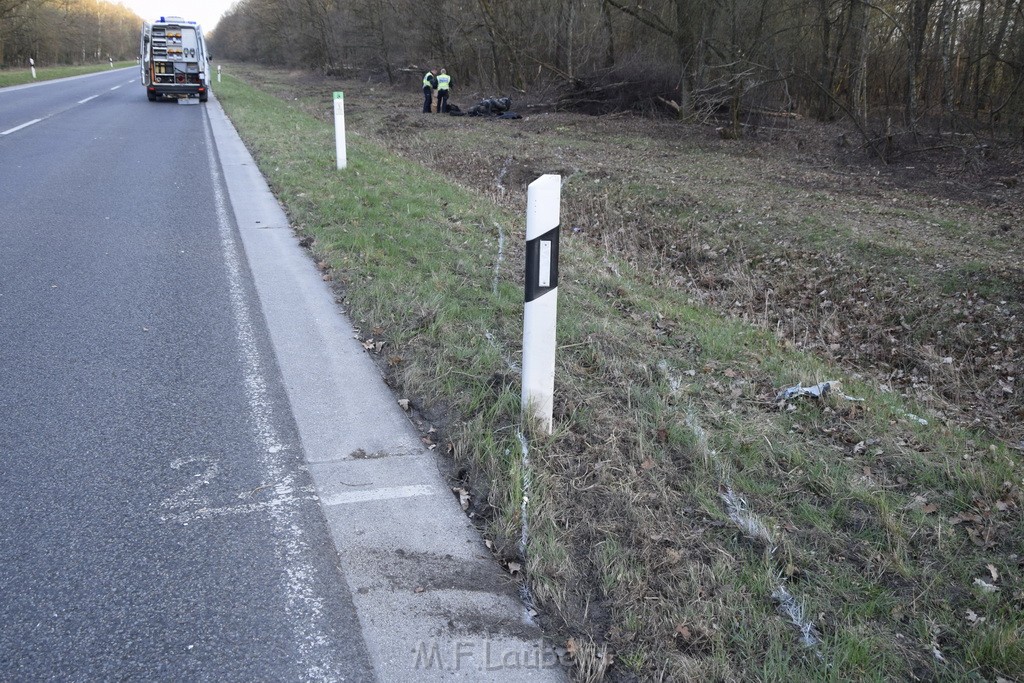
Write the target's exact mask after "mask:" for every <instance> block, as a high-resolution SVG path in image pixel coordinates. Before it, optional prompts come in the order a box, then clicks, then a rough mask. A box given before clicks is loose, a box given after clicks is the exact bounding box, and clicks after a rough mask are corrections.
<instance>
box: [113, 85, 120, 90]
mask: <svg viewBox="0 0 1024 683" xmlns="http://www.w3.org/2000/svg"><path fill="white" fill-rule="evenodd" d="M120 87H121V86H119V85H115V86H114V87H113V88H111V90H117V89H118V88H120Z"/></svg>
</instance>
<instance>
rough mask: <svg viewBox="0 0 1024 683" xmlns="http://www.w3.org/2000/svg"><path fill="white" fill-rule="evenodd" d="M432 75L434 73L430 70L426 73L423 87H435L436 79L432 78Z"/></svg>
mask: <svg viewBox="0 0 1024 683" xmlns="http://www.w3.org/2000/svg"><path fill="white" fill-rule="evenodd" d="M431 76H433V74H432V73H430V72H429V71H428V72H427V73H426V75H425V76H423V87H424V88H433V87H434V81H433V80H432V79H431Z"/></svg>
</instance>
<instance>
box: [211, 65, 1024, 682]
mask: <svg viewBox="0 0 1024 683" xmlns="http://www.w3.org/2000/svg"><path fill="white" fill-rule="evenodd" d="M217 97H218V99H219V100H220V101H221V103H222V104H223V105H224V107H225V109H226V110H227V111H228V114H229V115H230V117H231V119H232V121H233V122H234V124H235V126H236V127H237V128H238V130H239V132H240V133H241V134H242V136H243V138H244V139H245V140H246V143H247V144H248V145H249V147H250V149H251V150H252V152H253V154H254V156H255V157H256V158H257V161H258V162H259V164H260V167H261V169H262V170H263V172H264V174H265V175H266V176H267V178H268V180H269V181H270V184H271V186H272V188H273V189H274V191H275V193H276V194H277V196H278V198H279V200H280V201H281V202H282V203H283V204H284V205H285V206H286V208H287V210H288V212H289V215H290V218H291V221H292V223H293V226H294V227H295V229H296V230H297V231H298V232H299V233H300V235H301V236H302V237H303V238H304V239H305V240H306V243H308V244H310V247H311V249H312V251H313V253H314V257H315V258H316V259H317V261H318V263H319V265H320V267H321V269H322V270H323V271H324V276H325V278H326V279H330V280H332V281H333V286H334V287H335V288H336V291H337V292H338V295H339V298H340V299H342V300H343V302H344V305H345V307H346V308H347V310H348V312H349V314H350V316H351V317H352V319H353V321H354V322H355V323H356V325H357V326H358V327H359V328H360V331H361V335H362V337H363V340H364V345H365V346H366V347H367V348H368V352H370V353H374V354H375V355H376V357H377V359H378V361H379V362H380V364H381V366H382V367H383V368H384V369H385V372H386V374H387V377H388V380H389V382H391V383H392V385H393V387H394V388H395V389H396V392H397V395H398V397H400V398H407V399H410V400H411V402H412V406H413V407H414V408H415V410H416V412H417V415H418V422H419V423H420V425H421V427H422V429H423V430H424V439H425V440H427V441H428V442H433V443H436V444H437V446H438V448H439V450H440V451H441V453H442V456H443V457H444V458H446V459H448V461H449V462H450V463H451V465H452V472H453V476H454V477H456V479H457V481H456V482H455V483H454V485H455V486H457V487H459V488H463V489H465V490H466V491H468V493H469V494H470V501H469V511H470V513H471V514H473V515H474V516H475V517H476V518H477V519H478V520H479V521H480V522H481V524H482V526H483V527H484V530H485V533H486V534H487V536H488V538H489V539H490V540H491V541H492V543H493V546H494V549H495V552H496V556H497V558H498V560H499V561H501V562H503V563H504V564H505V566H506V567H507V568H509V570H510V571H513V572H516V573H518V574H520V575H521V576H522V578H523V580H525V581H528V582H529V585H530V587H531V590H532V593H533V595H534V597H535V600H536V602H537V606H538V608H539V609H540V610H541V612H542V615H543V617H544V619H545V624H546V626H547V628H548V629H549V633H550V634H551V637H552V638H557V639H559V640H561V641H563V642H564V644H565V645H566V647H567V648H568V649H569V650H570V651H571V652H572V653H574V655H575V656H576V657H577V661H578V664H579V666H578V668H577V676H578V678H580V679H581V680H598V679H600V678H601V677H602V676H606V677H610V678H617V679H621V680H628V679H630V678H633V677H635V678H640V679H644V680H837V681H840V680H911V679H922V680H971V679H986V680H992V681H995V680H998V679H1000V678H1003V679H1006V680H1014V679H1019V678H1021V677H1022V676H1024V617H1022V614H1024V586H1022V562H1024V559H1022V558H1021V555H1020V553H1021V552H1022V550H1021V549H1022V547H1024V545H1022V540H1024V522H1022V513H1021V505H1022V499H1021V493H1020V490H1021V486H1022V485H1024V481H1022V471H1024V470H1022V469H1021V461H1020V457H1019V454H1017V453H1016V452H1014V451H1012V450H1009V449H1007V448H1006V447H1005V446H1004V445H1002V444H1000V443H997V442H992V441H989V440H987V439H986V438H985V437H983V436H982V435H979V434H972V433H969V432H965V431H961V430H956V429H953V428H949V427H946V426H943V425H940V424H936V423H934V422H932V423H930V424H922V423H921V420H920V419H918V418H916V417H915V415H916V414H919V413H920V412H922V411H920V410H919V409H918V408H917V407H916V406H914V405H907V404H906V403H905V401H904V399H902V398H901V397H899V396H897V395H895V394H893V393H891V392H888V391H886V390H885V388H884V387H881V386H876V385H874V384H873V383H869V382H866V381H859V380H857V379H854V378H845V377H844V376H843V374H842V373H841V372H840V371H839V370H837V369H835V368H832V367H829V366H828V365H826V364H825V362H823V361H821V360H819V359H817V358H815V357H813V356H810V355H807V354H804V353H801V352H799V349H797V348H796V347H795V346H792V345H789V344H785V343H780V341H779V340H778V339H777V337H776V336H775V335H773V334H770V333H768V332H765V331H760V330H757V329H755V328H753V327H749V326H747V325H745V324H743V323H741V322H739V321H736V320H727V319H723V318H722V317H721V316H719V315H717V314H714V313H713V312H711V311H710V310H708V309H705V308H702V307H701V306H699V305H697V304H696V303H695V301H694V300H693V298H692V297H691V296H690V294H689V293H688V292H687V291H686V290H685V289H684V288H677V287H672V286H666V283H665V282H663V281H660V280H659V279H658V278H657V276H655V275H653V274H652V273H653V271H647V270H645V269H643V268H640V267H637V266H636V265H635V263H636V262H635V261H630V260H626V259H623V258H620V257H619V255H618V254H617V253H616V251H615V250H613V249H604V248H600V246H599V245H595V244H594V243H593V242H592V241H589V240H587V239H585V238H584V237H582V236H577V235H576V234H575V233H573V231H571V230H567V231H566V233H565V234H564V236H563V242H562V264H561V269H560V270H561V283H560V287H559V291H560V301H559V314H560V317H559V329H558V338H559V345H560V349H559V357H558V366H557V373H558V374H557V378H556V392H557V396H556V407H555V421H556V425H557V427H556V433H555V435H554V436H553V437H550V438H545V437H540V436H537V435H532V436H531V439H530V449H531V450H530V466H531V473H530V474H531V480H530V497H529V505H528V507H527V510H528V520H527V522H528V525H527V527H528V534H529V539H530V540H529V544H528V550H527V554H526V557H525V558H522V557H520V555H519V548H518V543H519V540H520V538H521V536H520V534H521V531H522V519H521V510H522V509H523V508H522V496H523V474H524V473H523V471H522V464H523V460H522V457H521V454H520V446H519V440H518V438H517V432H518V430H519V429H520V420H519V398H518V396H519V384H518V382H519V380H518V376H517V372H516V368H517V367H518V364H519V358H518V354H519V350H520V341H521V327H520V325H521V322H520V321H521V314H522V303H521V291H522V287H521V283H522V275H521V272H520V271H521V265H520V264H521V256H522V246H521V241H522V235H523V227H522V217H521V216H520V215H515V214H514V213H509V212H508V211H507V210H505V209H503V208H502V207H501V206H500V205H499V204H497V203H495V202H494V201H493V199H492V198H490V197H488V196H486V195H484V194H482V193H478V192H474V191H471V190H467V189H466V188H464V187H461V186H459V185H456V184H454V183H453V182H451V181H449V180H447V179H445V177H444V176H442V175H440V174H438V173H436V172H434V171H431V170H428V169H426V168H425V167H423V166H422V165H420V164H417V163H413V162H411V161H409V160H408V159H405V158H403V157H401V156H398V155H396V154H394V153H392V152H391V151H390V150H389V149H387V148H385V147H383V146H382V145H381V144H379V143H378V142H375V141H374V140H373V139H372V131H364V130H360V129H359V127H358V118H356V119H355V121H354V124H355V125H352V126H350V129H349V137H348V162H349V167H348V169H347V170H346V171H345V172H337V171H335V170H334V144H333V128H332V127H331V126H330V125H329V124H328V123H326V122H325V121H324V120H323V119H324V118H325V117H317V116H311V115H309V114H308V113H307V112H306V111H304V110H303V103H300V102H287V101H282V100H279V99H277V98H274V97H272V96H270V95H268V94H266V93H264V92H261V91H259V90H257V89H254V88H252V87H249V86H247V85H245V84H244V83H242V82H240V81H238V80H236V79H234V78H232V77H230V76H226V77H225V78H224V82H223V83H221V84H219V86H218V88H217ZM324 107H325V111H329V109H328V107H329V101H328V100H327V99H326V97H325V98H324ZM708 163H709V168H710V164H711V162H710V161H709V162H708ZM572 187H573V181H571V179H570V182H567V183H566V192H567V193H568V192H571V191H572ZM669 194H671V193H669ZM565 202H566V205H567V206H570V207H572V206H573V200H572V198H571V197H568V198H566V199H565ZM522 203H523V205H524V206H525V197H524V198H523V202H522ZM574 211H575V209H572V208H570V210H569V211H566V212H564V213H563V221H562V223H563V225H574V224H578V222H579V221H580V220H581V217H580V216H576V215H574V214H573V212H574ZM790 227H792V229H793V230H797V229H799V225H797V224H795V223H794V225H793V226H790ZM774 229H775V230H777V231H779V230H786V229H787V224H778V225H776V226H774ZM679 238H680V239H686V236H685V235H680V236H679ZM836 379H842V380H844V381H843V382H842V385H841V391H840V390H839V388H838V387H835V386H833V387H832V391H830V392H829V393H828V394H827V395H826V396H824V397H823V398H821V399H813V398H794V399H790V400H785V401H780V400H777V394H778V392H779V391H780V389H784V388H787V387H790V386H793V385H796V384H797V383H803V384H804V385H805V386H806V385H814V384H817V383H818V382H821V381H824V380H836ZM856 399H863V400H856Z"/></svg>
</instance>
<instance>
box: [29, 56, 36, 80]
mask: <svg viewBox="0 0 1024 683" xmlns="http://www.w3.org/2000/svg"><path fill="white" fill-rule="evenodd" d="M28 67H29V68H30V69H32V80H35V79H36V60H34V59H32V58H31V57H29V58H28Z"/></svg>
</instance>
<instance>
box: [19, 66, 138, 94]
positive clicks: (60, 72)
mask: <svg viewBox="0 0 1024 683" xmlns="http://www.w3.org/2000/svg"><path fill="white" fill-rule="evenodd" d="M134 65H135V62H131V61H125V62H115V63H114V68H117V69H120V68H123V67H126V66H134ZM109 70H110V63H109V62H107V63H105V64H83V65H81V66H46V67H36V78H35V81H49V80H53V79H56V78H68V77H69V76H81V75H83V74H91V73H95V72H97V71H109ZM32 82H33V79H32V71H31V70H30V69H29V68H28V67H25V68H24V69H2V70H0V88H5V87H7V86H9V85H22V84H24V83H32Z"/></svg>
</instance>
